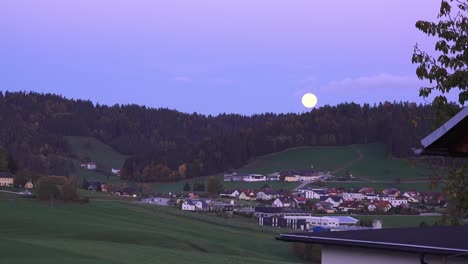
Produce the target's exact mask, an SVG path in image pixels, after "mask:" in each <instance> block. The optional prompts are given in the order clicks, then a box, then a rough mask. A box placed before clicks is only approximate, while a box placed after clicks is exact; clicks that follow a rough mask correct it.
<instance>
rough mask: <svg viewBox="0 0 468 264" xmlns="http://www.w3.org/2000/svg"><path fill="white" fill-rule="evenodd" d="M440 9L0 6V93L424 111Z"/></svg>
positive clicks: (431, 5)
mask: <svg viewBox="0 0 468 264" xmlns="http://www.w3.org/2000/svg"><path fill="white" fill-rule="evenodd" d="M439 5H440V1H438V0H431V1H427V0H412V1H407V0H393V1H380V0H368V1H364V0H355V1H347V0H346V1H345V0H342V1H331V0H327V1H311V0H295V1H279V0H278V1H271V0H263V1H259V0H223V1H219V0H197V1H192V0H186V1H179V0H170V1H169V0H167V1H159V0H132V1H130V0H127V1H119V0H73V1H72V0H69V1H64V0H41V1H38V0H2V1H0V36H1V41H0V90H2V91H5V90H10V91H18V90H26V91H30V90H32V91H37V92H52V93H58V94H62V95H64V96H66V97H71V98H81V99H90V100H92V101H94V102H99V103H104V104H111V105H112V104H115V103H119V104H126V103H137V104H144V105H148V106H152V107H168V108H173V109H177V110H180V111H183V112H198V113H204V114H218V113H223V112H226V113H231V112H234V113H242V114H252V113H261V112H276V113H279V112H302V111H305V108H304V107H303V106H302V105H301V97H302V95H303V94H304V93H306V92H312V93H315V94H316V95H317V97H318V100H319V104H318V106H320V105H324V104H337V103H341V102H351V101H354V102H357V103H364V102H368V103H374V102H378V101H383V100H390V101H393V100H410V101H417V102H423V101H422V100H421V99H420V98H419V97H418V94H419V93H418V88H419V87H420V86H421V85H422V82H421V81H419V80H418V79H417V77H416V75H415V69H416V66H415V65H412V64H411V55H412V52H413V46H414V44H415V43H416V42H417V43H419V44H421V45H422V47H423V49H426V50H429V51H430V50H433V43H434V41H433V40H430V39H429V38H428V37H427V36H425V35H424V34H423V33H421V32H419V31H418V30H417V29H416V28H415V26H414V24H415V22H416V21H417V20H419V19H427V20H435V19H436V18H437V13H438V9H439Z"/></svg>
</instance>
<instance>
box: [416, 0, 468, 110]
mask: <svg viewBox="0 0 468 264" xmlns="http://www.w3.org/2000/svg"><path fill="white" fill-rule="evenodd" d="M467 10H468V1H466V0H443V1H442V2H441V5H440V12H439V15H438V18H439V21H438V23H435V22H430V21H422V20H419V21H417V22H416V28H418V29H419V30H420V31H422V32H424V33H426V34H427V35H428V36H437V37H438V38H439V40H438V41H437V43H436V44H435V50H436V51H437V52H439V55H438V57H437V59H436V58H435V57H433V56H431V55H430V54H429V53H427V52H425V51H421V50H420V49H419V47H418V45H417V44H416V45H415V47H414V53H413V57H412V63H413V64H419V66H418V67H417V69H416V74H417V76H418V77H419V79H421V80H424V79H426V80H429V82H430V86H425V87H421V88H420V90H419V95H420V96H422V97H423V98H427V97H428V96H429V95H430V94H431V93H432V92H435V91H439V92H440V93H442V94H445V93H448V92H450V91H451V90H456V89H458V90H459V94H458V102H459V103H460V104H462V105H463V104H464V103H465V102H466V101H468V18H467V16H466V12H467ZM446 104H447V98H446V97H445V96H444V95H439V96H437V97H435V98H434V105H436V106H440V105H446Z"/></svg>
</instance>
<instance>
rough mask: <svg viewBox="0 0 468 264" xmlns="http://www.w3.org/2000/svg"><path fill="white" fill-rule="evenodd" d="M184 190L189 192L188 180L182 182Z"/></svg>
mask: <svg viewBox="0 0 468 264" xmlns="http://www.w3.org/2000/svg"><path fill="white" fill-rule="evenodd" d="M184 191H185V192H190V184H189V183H188V182H186V183H185V184H184Z"/></svg>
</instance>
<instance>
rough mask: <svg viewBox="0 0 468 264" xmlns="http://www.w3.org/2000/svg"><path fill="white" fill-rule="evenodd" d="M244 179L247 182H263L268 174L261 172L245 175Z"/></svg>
mask: <svg viewBox="0 0 468 264" xmlns="http://www.w3.org/2000/svg"><path fill="white" fill-rule="evenodd" d="M244 181H246V182H262V181H266V176H265V175H261V174H249V175H247V176H244Z"/></svg>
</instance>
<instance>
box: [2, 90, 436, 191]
mask: <svg viewBox="0 0 468 264" xmlns="http://www.w3.org/2000/svg"><path fill="white" fill-rule="evenodd" d="M434 116H435V115H434V111H433V109H431V107H430V106H428V105H417V104H415V103H403V102H395V103H388V102H386V103H380V104H376V105H372V106H371V105H369V104H365V105H362V106H361V105H358V104H353V103H349V104H340V105H337V106H324V107H321V108H319V109H314V110H313V111H311V112H307V113H303V114H294V113H288V114H273V113H265V114H258V115H253V116H243V115H238V114H221V115H218V116H211V115H209V116H205V115H200V114H197V113H193V114H186V113H181V112H178V111H175V110H169V109H164V108H159V109H154V108H148V107H145V106H138V105H114V106H106V105H99V104H96V105H94V104H93V103H92V102H90V101H84V100H69V99H66V98H64V97H61V96H58V95H53V94H38V93H24V92H15V93H11V92H6V93H4V94H3V93H1V92H0V123H1V126H0V145H2V146H3V147H4V148H5V149H6V150H7V151H8V153H9V155H11V157H13V160H14V161H15V164H16V166H17V167H19V168H28V169H30V170H33V171H35V172H37V173H41V174H55V175H57V174H59V173H60V175H67V174H70V173H72V172H73V170H74V168H73V164H72V163H70V160H69V159H68V157H71V153H70V146H69V145H68V144H67V142H66V140H64V138H63V136H89V137H95V138H97V139H99V140H101V141H103V142H104V143H106V144H109V145H111V146H112V147H113V148H115V149H116V150H118V151H119V152H121V153H123V154H126V155H129V156H131V157H130V158H129V159H128V160H127V161H126V162H125V165H124V167H123V168H122V178H123V179H128V180H134V181H139V182H151V181H171V180H179V179H183V178H193V177H197V176H200V175H209V174H212V173H218V172H222V171H226V170H231V169H236V168H239V167H241V166H242V165H244V164H246V163H247V162H248V161H249V159H251V158H253V157H255V156H259V155H263V154H267V153H272V152H277V151H281V150H284V149H286V148H291V147H296V146H304V145H308V146H337V145H349V144H359V143H370V142H377V141H378V142H383V143H385V144H386V145H387V149H388V154H389V155H392V156H399V157H401V156H407V155H410V154H411V153H410V151H411V148H412V147H415V146H418V145H419V140H420V139H421V138H422V137H424V136H426V135H427V134H428V133H429V132H430V131H431V129H432V128H433V127H432V121H433V118H434Z"/></svg>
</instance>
